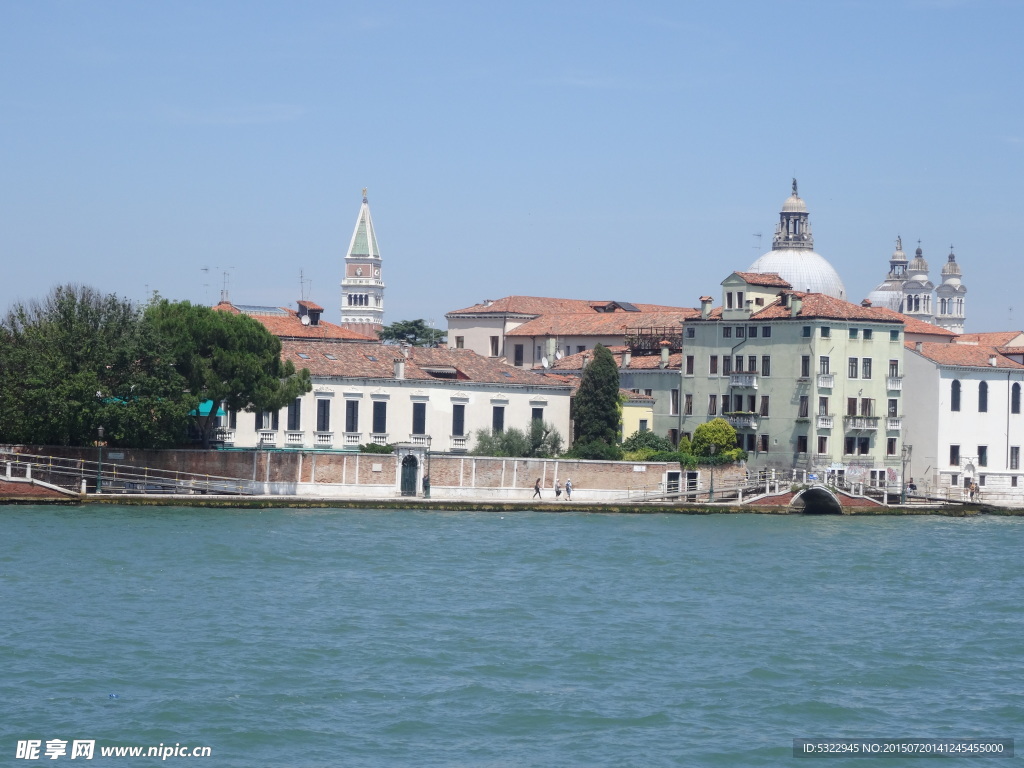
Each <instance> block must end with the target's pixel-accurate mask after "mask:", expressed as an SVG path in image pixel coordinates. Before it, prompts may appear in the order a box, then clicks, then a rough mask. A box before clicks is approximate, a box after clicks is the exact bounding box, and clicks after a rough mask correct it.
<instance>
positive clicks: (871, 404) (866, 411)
mask: <svg viewBox="0 0 1024 768" xmlns="http://www.w3.org/2000/svg"><path fill="white" fill-rule="evenodd" d="M860 415H861V416H874V415H875V401H874V400H873V399H871V398H870V397H862V398H861V399H860Z"/></svg>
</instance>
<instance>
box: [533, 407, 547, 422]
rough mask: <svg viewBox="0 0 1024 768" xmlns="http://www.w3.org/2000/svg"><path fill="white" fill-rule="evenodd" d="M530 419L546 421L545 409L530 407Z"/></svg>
mask: <svg viewBox="0 0 1024 768" xmlns="http://www.w3.org/2000/svg"><path fill="white" fill-rule="evenodd" d="M530 421H540V422H543V421H544V409H543V408H531V409H530Z"/></svg>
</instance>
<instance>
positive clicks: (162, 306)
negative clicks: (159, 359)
mask: <svg viewBox="0 0 1024 768" xmlns="http://www.w3.org/2000/svg"><path fill="white" fill-rule="evenodd" d="M146 318H147V320H148V321H150V322H151V323H152V324H153V327H154V328H155V329H156V332H157V333H159V334H160V335H161V336H162V337H163V338H164V339H165V340H166V341H167V342H168V344H170V345H171V347H172V350H173V360H174V367H175V370H177V372H178V373H179V374H180V375H181V376H182V377H183V378H184V380H185V383H186V387H187V388H188V391H189V392H190V393H191V394H192V395H193V396H194V397H197V398H198V399H199V400H200V401H206V400H212V401H213V403H215V404H219V403H224V404H225V405H226V406H227V407H228V408H229V409H231V410H234V411H242V410H245V411H274V410H278V409H279V408H283V407H284V406H285V405H287V404H288V403H290V402H291V401H292V400H294V399H295V398H296V397H298V396H299V395H301V394H303V393H305V392H309V391H310V389H312V384H311V382H310V379H309V371H308V370H307V369H306V368H303V369H302V370H300V371H298V372H296V370H295V366H294V365H292V364H291V362H287V361H283V360H281V340H280V339H278V338H277V337H276V336H274V335H272V334H271V333H270V332H269V331H268V330H267V329H266V328H265V327H264V326H263V325H261V324H260V323H259V322H257V321H256V320H254V319H252V318H251V317H249V316H248V315H236V314H233V313H231V312H221V311H218V310H214V309H210V308H209V307H203V306H197V305H194V304H190V303H189V302H187V301H185V302H169V301H167V300H159V301H156V302H154V303H152V304H150V305H149V307H148V308H147V310H146ZM216 413H217V408H216V407H214V408H211V409H209V410H208V411H207V412H206V413H205V414H204V413H203V412H202V410H200V412H199V413H198V415H197V417H196V421H197V425H198V428H199V434H200V437H201V439H202V442H203V445H204V446H209V444H210V440H211V438H212V436H213V431H214V428H215V427H216V423H217V420H216Z"/></svg>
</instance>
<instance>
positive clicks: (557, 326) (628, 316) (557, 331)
mask: <svg viewBox="0 0 1024 768" xmlns="http://www.w3.org/2000/svg"><path fill="white" fill-rule="evenodd" d="M699 315H700V312H698V311H697V310H695V309H685V308H683V309H675V310H671V311H667V312H666V311H658V312H642V313H637V312H614V313H604V312H588V313H586V314H582V313H573V314H555V315H544V316H543V317H538V318H535V319H533V320H527V321H526V322H525V323H523V324H522V325H520V326H519V327H518V328H513V329H512V330H511V331H509V332H508V333H507V334H505V335H506V336H623V337H624V336H625V335H626V329H627V328H674V329H675V330H676V332H677V335H678V333H679V332H681V330H682V327H681V326H680V325H679V323H680V321H682V320H685V319H686V318H688V317H698V316H699Z"/></svg>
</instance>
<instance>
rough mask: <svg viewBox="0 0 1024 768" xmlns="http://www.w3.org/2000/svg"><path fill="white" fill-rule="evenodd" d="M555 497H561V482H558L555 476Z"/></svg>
mask: <svg viewBox="0 0 1024 768" xmlns="http://www.w3.org/2000/svg"><path fill="white" fill-rule="evenodd" d="M555 498H556V499H560V498H562V484H561V483H559V482H558V478H557V477H556V478H555Z"/></svg>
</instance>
